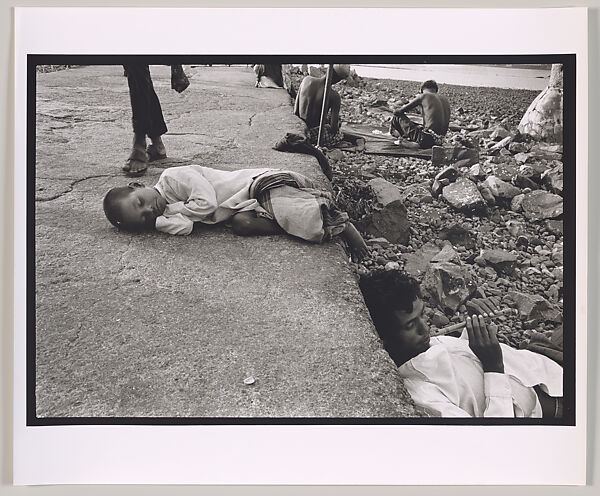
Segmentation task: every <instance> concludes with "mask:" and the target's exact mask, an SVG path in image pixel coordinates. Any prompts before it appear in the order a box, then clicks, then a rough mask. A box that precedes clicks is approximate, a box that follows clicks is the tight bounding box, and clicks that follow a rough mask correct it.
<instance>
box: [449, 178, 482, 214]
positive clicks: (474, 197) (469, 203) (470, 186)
mask: <svg viewBox="0 0 600 496" xmlns="http://www.w3.org/2000/svg"><path fill="white" fill-rule="evenodd" d="M442 194H443V197H444V199H445V200H446V201H447V202H448V203H450V205H452V206H453V207H454V208H456V209H457V210H461V211H463V212H477V211H480V210H483V209H485V206H486V204H485V200H484V199H483V197H482V196H481V193H480V192H479V190H478V189H477V185H476V184H475V183H474V182H473V181H471V180H470V179H467V178H466V177H459V178H458V179H457V180H456V182H454V183H452V184H450V185H448V186H446V187H445V188H443V190H442Z"/></svg>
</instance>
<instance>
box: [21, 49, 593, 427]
mask: <svg viewBox="0 0 600 496" xmlns="http://www.w3.org/2000/svg"><path fill="white" fill-rule="evenodd" d="M132 59H135V60H136V62H143V63H146V64H150V65H168V64H185V65H203V64H215V65H221V64H250V63H257V62H260V63H285V64H303V63H311V64H319V63H323V64H329V63H332V62H335V63H347V64H367V63H368V64H554V63H560V64H562V65H563V119H564V122H563V170H564V171H565V173H564V188H563V206H564V211H563V220H564V222H563V226H564V233H563V248H564V251H563V253H564V259H563V268H564V280H563V326H564V328H565V329H566V330H567V332H565V333H564V337H565V341H564V367H563V392H564V396H563V397H564V414H563V417H562V419H508V418H507V419H504V418H466V419H464V418H460V419H452V418H429V417H418V418H404V417H401V418H400V417H385V418H379V417H378V418H362V417H351V418H338V417H293V418H288V417H253V418H246V417H244V418H239V417H43V418H39V417H37V416H36V394H35V391H36V363H35V357H36V308H35V292H36V266H35V172H36V171H35V167H36V141H35V138H36V66H38V65H46V64H49V65H123V64H126V63H128V61H131V60H132ZM576 63H577V61H576V55H575V54H544V55H539V54H535V55H160V56H157V55H72V54H70V55H56V54H53V55H48V54H28V55H27V193H26V194H27V230H26V232H27V246H26V258H27V290H26V291H27V294H26V311H27V326H26V389H27V391H26V426H64V425H183V426H185V425H269V424H272V425H355V424H356V425H465V426H469V425H507V426H515V425H518V426H521V425H523V426H531V425H552V426H575V425H576V423H575V414H576V412H575V403H576V397H575V389H576V377H575V375H576V374H575V369H576V364H575V345H576V336H575V332H576V326H575V304H576V301H575V296H576V263H575V262H576V231H575V223H576V222H575V221H576V198H577V192H576V155H575V149H576V136H577V130H576V79H575V74H576ZM583 332H585V330H584V331H583Z"/></svg>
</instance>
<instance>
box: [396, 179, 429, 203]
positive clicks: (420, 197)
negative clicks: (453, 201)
mask: <svg viewBox="0 0 600 496" xmlns="http://www.w3.org/2000/svg"><path fill="white" fill-rule="evenodd" d="M400 199H401V200H402V201H403V202H404V203H406V202H407V201H408V202H411V203H417V204H418V203H431V202H432V201H433V197H432V196H431V192H430V191H429V187H428V186H427V184H426V183H421V184H411V185H410V186H406V187H405V188H402V189H401V191H400Z"/></svg>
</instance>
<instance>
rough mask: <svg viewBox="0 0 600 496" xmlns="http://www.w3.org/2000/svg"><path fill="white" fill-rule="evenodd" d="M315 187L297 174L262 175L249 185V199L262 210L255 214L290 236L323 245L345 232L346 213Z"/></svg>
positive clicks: (330, 197) (277, 172) (329, 194)
mask: <svg viewBox="0 0 600 496" xmlns="http://www.w3.org/2000/svg"><path fill="white" fill-rule="evenodd" d="M314 186H315V184H314V183H313V182H312V181H311V180H310V179H308V178H307V177H305V176H303V175H302V174H298V173H296V172H292V171H271V172H265V173H264V174H262V175H260V176H259V177H257V178H256V179H255V180H254V182H253V183H252V185H251V186H250V197H251V198H256V199H257V200H258V202H259V203H260V205H261V207H262V209H264V212H262V211H260V210H259V211H257V214H258V215H261V214H262V216H264V217H268V218H270V219H273V220H275V222H277V224H279V226H281V228H282V229H283V230H284V231H285V232H287V233H288V234H291V235H292V236H297V237H298V238H302V239H304V240H306V241H310V242H313V243H322V242H324V241H328V240H330V239H331V238H332V237H333V236H335V235H337V234H340V233H341V232H342V231H344V229H345V228H346V225H347V223H348V214H347V213H345V212H341V211H340V210H338V209H337V208H336V206H335V204H334V202H333V197H332V195H331V193H329V192H327V191H322V190H320V189H317V188H315V187H314Z"/></svg>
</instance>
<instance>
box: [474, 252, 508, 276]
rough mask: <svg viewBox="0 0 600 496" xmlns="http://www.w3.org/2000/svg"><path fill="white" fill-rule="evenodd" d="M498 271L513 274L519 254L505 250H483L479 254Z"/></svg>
mask: <svg viewBox="0 0 600 496" xmlns="http://www.w3.org/2000/svg"><path fill="white" fill-rule="evenodd" d="M479 256H480V257H481V258H483V260H485V262H486V263H487V264H488V265H491V266H492V267H494V269H496V271H498V272H502V273H504V274H511V273H512V272H513V271H514V270H515V266H516V265H517V258H518V257H517V255H515V254H514V253H510V252H508V251H504V250H482V251H481V254H480V255H479Z"/></svg>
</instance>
